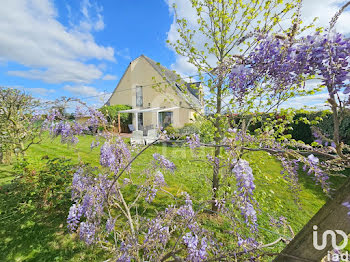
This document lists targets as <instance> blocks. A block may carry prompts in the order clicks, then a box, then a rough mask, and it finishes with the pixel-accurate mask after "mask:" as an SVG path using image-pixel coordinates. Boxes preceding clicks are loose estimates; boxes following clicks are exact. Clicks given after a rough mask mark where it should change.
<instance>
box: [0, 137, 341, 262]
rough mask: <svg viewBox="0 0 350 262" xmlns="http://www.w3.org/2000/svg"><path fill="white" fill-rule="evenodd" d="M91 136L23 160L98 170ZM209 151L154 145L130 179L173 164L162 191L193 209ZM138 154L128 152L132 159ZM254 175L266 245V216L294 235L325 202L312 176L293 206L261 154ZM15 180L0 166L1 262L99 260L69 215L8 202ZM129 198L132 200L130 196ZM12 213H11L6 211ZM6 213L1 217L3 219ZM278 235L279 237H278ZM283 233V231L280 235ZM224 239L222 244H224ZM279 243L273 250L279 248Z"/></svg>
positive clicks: (274, 164)
mask: <svg viewBox="0 0 350 262" xmlns="http://www.w3.org/2000/svg"><path fill="white" fill-rule="evenodd" d="M92 139H93V138H92V137H91V136H84V137H80V142H79V144H78V145H77V148H78V149H76V148H75V147H73V146H67V145H62V144H61V143H60V141H59V138H57V139H54V140H51V139H50V138H46V139H45V140H44V141H43V143H42V144H40V145H34V146H32V147H31V148H30V149H29V151H28V152H27V159H28V161H29V162H30V163H32V164H33V165H40V164H42V163H44V161H43V158H47V157H49V158H54V157H62V156H63V157H65V158H69V159H72V161H73V162H75V163H78V162H80V161H83V162H88V163H90V164H91V165H93V166H98V165H99V149H98V148H96V149H94V150H91V149H90V144H91V141H92ZM211 150H212V149H210V148H204V149H201V150H200V152H199V156H198V157H194V156H193V154H192V152H191V150H190V149H189V148H187V147H178V146H174V147H170V146H163V145H157V146H153V147H150V148H149V149H147V150H146V151H145V152H144V153H143V154H142V155H140V157H138V158H137V160H136V161H135V162H134V163H133V165H132V169H131V174H130V176H132V178H133V179H134V180H137V179H138V178H139V177H140V175H141V173H142V170H143V169H144V168H146V167H148V166H149V165H150V164H151V162H152V159H153V156H152V155H153V154H154V153H160V154H163V155H164V156H166V157H167V158H168V159H170V160H171V161H173V162H174V164H175V165H176V170H175V172H174V173H166V174H165V180H166V182H167V187H166V190H167V191H169V192H171V193H172V194H174V195H176V196H179V195H180V193H181V192H183V191H186V192H188V193H189V194H190V195H191V196H192V198H193V199H194V206H195V207H196V203H199V202H201V201H203V200H208V199H210V180H209V179H210V177H211V174H212V168H211V167H210V166H209V165H208V164H206V163H205V162H203V161H200V160H204V159H205V155H206V154H207V153H210V152H211ZM136 153H137V150H135V151H134V152H133V155H135V154H136ZM246 158H247V160H249V162H250V163H251V167H252V169H253V171H254V176H255V183H256V187H257V189H256V192H255V197H256V199H257V200H258V202H259V203H260V210H261V211H260V213H259V217H258V220H259V226H260V232H261V236H262V237H261V241H263V242H264V243H267V242H271V241H273V240H275V239H276V238H278V234H277V231H276V229H273V228H271V226H270V225H269V223H270V221H269V215H272V216H274V217H275V218H278V217H279V216H284V217H286V218H287V220H288V221H289V223H290V225H291V226H292V228H293V230H294V231H295V232H298V231H299V230H300V229H301V228H302V226H303V225H304V224H305V223H306V222H307V221H308V220H309V219H310V218H311V217H312V216H313V215H314V214H315V213H316V212H317V211H318V210H319V208H320V207H321V206H322V205H323V204H324V203H325V201H326V199H327V197H326V196H325V195H324V193H323V192H322V190H321V188H320V187H319V186H317V185H315V182H314V181H313V180H312V178H311V177H309V176H307V175H305V174H303V173H301V175H300V184H301V189H302V191H301V192H300V198H299V199H300V203H299V205H298V204H296V202H295V193H294V192H291V191H290V190H289V186H288V183H287V182H286V181H285V180H284V179H283V175H281V170H282V167H281V165H280V163H279V162H278V161H277V160H276V159H275V158H274V157H273V156H271V155H269V154H267V153H265V152H253V153H250V154H248V155H247V156H246ZM14 177H15V173H14V172H13V170H12V166H6V165H2V166H0V187H2V189H1V190H0V261H103V260H104V256H103V254H100V253H98V252H97V251H96V250H93V249H91V248H88V247H86V246H85V245H84V244H83V243H80V242H79V241H76V239H77V236H76V235H70V234H68V232H67V230H66V223H65V218H66V215H67V212H68V210H60V211H58V212H57V213H47V212H46V211H45V210H35V209H30V207H28V208H26V207H24V206H21V203H20V201H18V199H17V198H13V197H9V195H8V192H7V194H6V193H5V192H6V188H7V187H9V184H10V181H11V180H12V179H13V178H14ZM342 181H343V179H340V178H337V179H332V182H333V187H334V188H337V187H338V186H339V185H340V184H341V182H342ZM130 197H131V196H130ZM168 203H170V198H169V197H168V196H167V195H166V194H160V195H159V199H158V200H156V201H155V203H154V206H153V208H154V209H161V208H163V207H166V206H167V204H168ZM9 209H11V210H12V209H13V210H14V211H13V212H9ZM5 213H6V216H5V215H3V214H5ZM201 219H202V221H203V223H204V224H205V226H206V227H209V228H210V229H211V230H213V231H215V232H216V233H217V236H218V238H219V239H221V238H224V235H225V232H226V231H228V230H230V228H229V227H228V225H226V224H225V223H224V222H222V221H218V220H217V219H216V218H215V216H211V215H209V214H207V213H202V215H201ZM280 233H281V232H280ZM283 233H285V234H287V232H282V234H283ZM223 240H224V239H223ZM282 247H283V244H280V245H279V246H277V248H275V249H274V250H278V249H281V248H282Z"/></svg>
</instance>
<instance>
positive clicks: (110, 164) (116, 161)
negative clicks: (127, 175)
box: [100, 138, 131, 174]
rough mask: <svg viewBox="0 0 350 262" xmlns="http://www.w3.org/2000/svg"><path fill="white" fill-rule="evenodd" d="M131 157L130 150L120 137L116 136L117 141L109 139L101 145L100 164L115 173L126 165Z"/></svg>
mask: <svg viewBox="0 0 350 262" xmlns="http://www.w3.org/2000/svg"><path fill="white" fill-rule="evenodd" d="M130 159H131V154H130V151H129V149H128V147H127V145H126V144H125V143H124V141H123V140H122V139H120V138H116V140H115V142H111V141H107V142H105V143H104V144H103V145H102V146H101V153H100V164H101V166H103V167H107V168H109V169H110V170H111V171H112V172H113V173H115V174H117V173H118V172H119V170H120V169H122V168H124V167H126V165H127V164H128V163H129V161H130Z"/></svg>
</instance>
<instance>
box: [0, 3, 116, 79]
mask: <svg viewBox="0 0 350 262" xmlns="http://www.w3.org/2000/svg"><path fill="white" fill-rule="evenodd" d="M87 2H88V4H87ZM87 2H85V7H84V8H83V9H82V12H83V13H84V19H83V20H81V22H80V23H79V25H78V26H77V25H73V24H71V26H70V27H69V28H67V27H64V26H63V25H62V24H61V23H60V22H59V21H58V20H57V16H58V14H57V10H56V9H55V7H54V5H53V2H51V1H50V0H11V1H7V2H6V4H4V5H2V6H1V8H0V60H2V61H15V62H18V63H20V64H22V65H24V66H26V67H28V70H22V71H18V70H16V71H9V72H8V73H9V74H10V75H15V76H20V77H25V78H30V79H40V80H42V81H45V82H48V83H63V82H75V83H89V82H91V81H93V80H95V79H99V78H101V77H102V75H103V73H102V71H101V70H100V69H99V68H98V67H97V66H96V65H94V64H92V63H88V61H89V60H90V59H97V60H107V61H115V58H114V49H113V48H112V47H105V46H101V45H98V44H97V43H96V42H95V40H94V37H93V35H92V34H91V30H101V29H103V27H104V26H102V24H101V21H102V22H103V17H102V16H101V15H100V12H101V8H98V7H96V6H95V5H91V4H90V2H89V1H87ZM83 5H84V3H83V4H82V6H83ZM89 8H90V9H89ZM67 9H68V10H69V8H68V7H67ZM91 9H93V10H91ZM83 10H84V11H83ZM91 12H96V13H97V14H96V17H97V20H96V19H92V18H91V17H92V15H91V14H90V13H91ZM85 14H86V15H88V17H85ZM100 20H101V21H100ZM89 23H90V25H89ZM82 24H85V25H86V26H85V29H84V28H83V26H82ZM88 25H89V26H88Z"/></svg>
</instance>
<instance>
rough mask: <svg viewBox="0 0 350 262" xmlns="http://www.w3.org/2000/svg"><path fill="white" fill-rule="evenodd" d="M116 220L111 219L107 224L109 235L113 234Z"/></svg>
mask: <svg viewBox="0 0 350 262" xmlns="http://www.w3.org/2000/svg"><path fill="white" fill-rule="evenodd" d="M116 221H117V219H116V218H113V217H109V218H108V219H107V222H106V231H107V233H111V232H112V231H113V230H114V227H115V222H116Z"/></svg>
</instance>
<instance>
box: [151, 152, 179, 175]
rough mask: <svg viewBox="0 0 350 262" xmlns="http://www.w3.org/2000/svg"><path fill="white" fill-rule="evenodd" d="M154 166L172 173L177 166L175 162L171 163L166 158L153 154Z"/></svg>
mask: <svg viewBox="0 0 350 262" xmlns="http://www.w3.org/2000/svg"><path fill="white" fill-rule="evenodd" d="M153 158H154V161H153V164H154V166H155V167H160V168H163V169H167V170H170V171H171V172H173V171H174V170H175V165H174V163H173V162H171V161H170V160H168V159H166V158H165V157H164V156H162V155H160V154H158V153H155V154H153Z"/></svg>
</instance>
